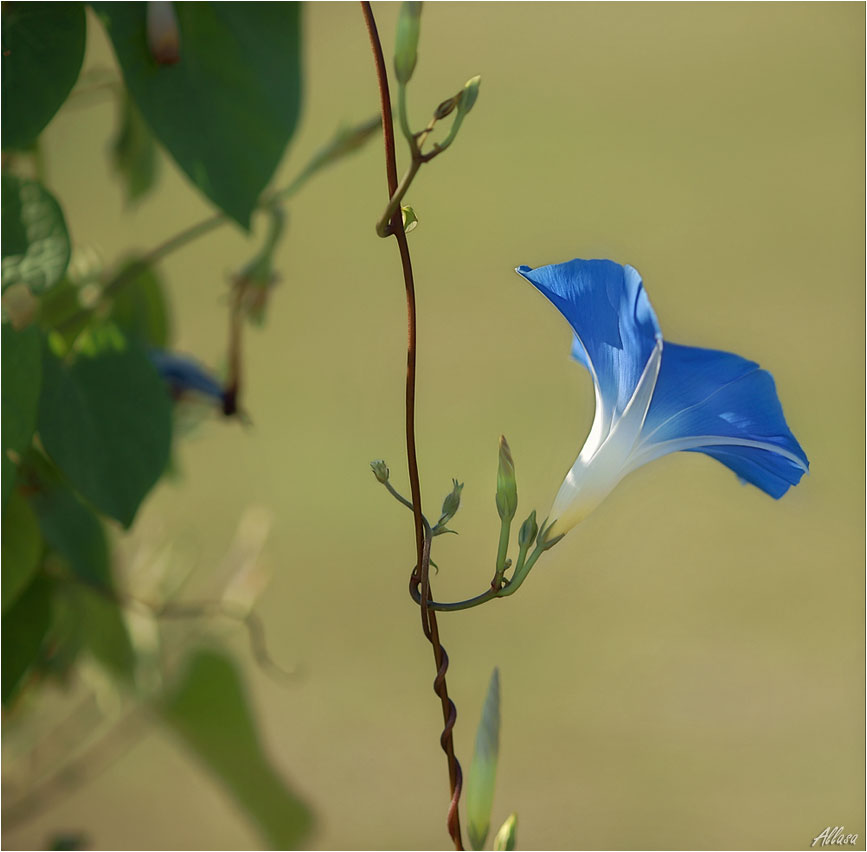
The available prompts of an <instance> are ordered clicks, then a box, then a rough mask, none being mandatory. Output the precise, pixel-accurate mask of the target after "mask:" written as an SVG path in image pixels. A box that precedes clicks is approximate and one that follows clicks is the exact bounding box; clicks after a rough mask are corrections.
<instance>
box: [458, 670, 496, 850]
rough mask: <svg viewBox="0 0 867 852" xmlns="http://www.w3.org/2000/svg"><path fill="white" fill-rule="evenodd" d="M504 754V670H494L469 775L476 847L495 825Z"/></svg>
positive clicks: (469, 815) (469, 821) (470, 824)
mask: <svg viewBox="0 0 867 852" xmlns="http://www.w3.org/2000/svg"><path fill="white" fill-rule="evenodd" d="M499 756H500V673H499V671H498V670H497V669H494V671H493V672H492V674H491V682H490V684H489V686H488V694H487V696H486V698H485V706H484V707H483V708H482V718H481V719H480V721H479V727H478V728H477V730H476V749H475V752H474V753H473V762H472V765H471V766H470V772H469V775H468V776H467V799H466V802H467V833H468V834H469V837H470V843H471V844H472V846H473V849H481V848H482V847H483V846H484V845H485V839H486V838H487V836H488V830H489V829H490V827H491V808H492V807H493V804H494V785H495V782H496V780H497V761H498V759H499Z"/></svg>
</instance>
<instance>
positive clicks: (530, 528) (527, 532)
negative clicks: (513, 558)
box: [518, 509, 539, 550]
mask: <svg viewBox="0 0 867 852" xmlns="http://www.w3.org/2000/svg"><path fill="white" fill-rule="evenodd" d="M538 532H539V526H538V524H537V523H536V510H535V509H533V511H532V513H531V514H530V517H529V518H527V520H526V521H524V523H523V524H521V529H520V531H519V532H518V547H520V548H521V550H529V549H530V547H532V546H533V542H534V541H535V540H536V534H537V533H538Z"/></svg>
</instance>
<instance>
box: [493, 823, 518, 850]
mask: <svg viewBox="0 0 867 852" xmlns="http://www.w3.org/2000/svg"><path fill="white" fill-rule="evenodd" d="M517 835H518V815H517V814H512V815H511V816H510V817H509V818H508V819H507V820H506V821H505V822H504V823H503V824H502V825H501V826H500V830H499V831H498V832H497V836H496V837H495V838H494V852H512V850H513V849H514V848H515V846H516V845H517V840H518V837H517Z"/></svg>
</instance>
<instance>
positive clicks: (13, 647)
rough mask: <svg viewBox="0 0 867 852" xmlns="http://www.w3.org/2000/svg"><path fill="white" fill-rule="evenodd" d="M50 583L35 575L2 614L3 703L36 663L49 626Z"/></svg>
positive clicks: (13, 695) (1, 686) (15, 691)
mask: <svg viewBox="0 0 867 852" xmlns="http://www.w3.org/2000/svg"><path fill="white" fill-rule="evenodd" d="M51 586H52V583H51V581H50V580H49V579H48V578H47V577H45V576H44V575H42V574H38V575H37V576H36V577H35V579H34V580H33V582H32V583H31V584H30V585H29V586H28V587H27V589H26V590H25V591H24V593H23V594H22V595H21V596H20V597H19V598H18V600H17V601H16V602H15V603H14V604H13V605H12V607H11V608H10V609H9V611H8V612H5V613H3V623H2V634H3V641H2V664H3V665H2V674H0V692H2V701H3V704H8V703H9V702H10V701H11V700H12V699H13V698H14V697H15V695H16V694H17V693H18V690H19V688H20V687H21V684H22V681H23V680H24V677H25V676H26V675H27V673H28V672H29V671H30V670H31V669H32V668H33V667H34V666H35V665H36V663H37V662H39V659H40V652H41V650H42V643H43V640H44V639H45V635H46V634H47V632H48V628H49V626H50V624H51Z"/></svg>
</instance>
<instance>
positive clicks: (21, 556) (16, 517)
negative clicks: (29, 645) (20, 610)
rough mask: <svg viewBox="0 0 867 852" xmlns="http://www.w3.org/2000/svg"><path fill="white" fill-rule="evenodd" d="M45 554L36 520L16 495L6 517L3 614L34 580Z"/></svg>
mask: <svg viewBox="0 0 867 852" xmlns="http://www.w3.org/2000/svg"><path fill="white" fill-rule="evenodd" d="M41 555H42V539H41V538H40V535H39V526H38V525H37V523H36V517H35V516H34V514H33V510H32V509H31V508H30V506H29V505H28V503H27V501H26V500H25V499H24V498H23V497H22V496H21V495H20V494H17V493H16V494H13V495H12V499H11V500H10V501H9V507H8V509H7V511H6V514H5V515H4V516H3V542H2V565H3V612H4V613H5V612H6V610H7V609H9V607H10V606H11V605H12V604H13V603H15V601H16V600H17V599H18V596H19V595H20V594H21V592H23V591H24V589H26V588H27V586H28V585H29V584H30V582H31V580H32V579H33V575H34V574H35V573H36V569H37V568H38V567H39V557H40V556H41Z"/></svg>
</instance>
